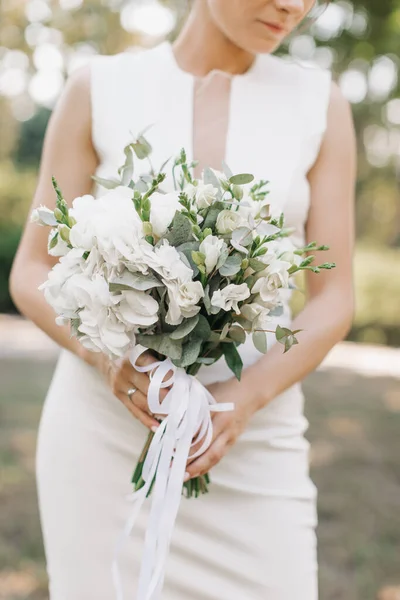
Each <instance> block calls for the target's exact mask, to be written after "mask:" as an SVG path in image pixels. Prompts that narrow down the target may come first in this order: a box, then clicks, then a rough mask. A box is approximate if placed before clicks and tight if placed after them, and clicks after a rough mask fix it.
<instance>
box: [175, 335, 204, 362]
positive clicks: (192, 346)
mask: <svg viewBox="0 0 400 600" xmlns="http://www.w3.org/2000/svg"><path fill="white" fill-rule="evenodd" d="M202 344H203V341H202V340H201V339H200V338H193V339H190V340H188V341H187V342H185V343H184V344H183V346H182V356H181V358H179V359H174V360H173V361H172V362H173V363H174V365H176V366H177V367H189V366H190V365H192V364H193V363H195V362H196V361H197V359H198V357H199V354H200V350H201V346H202Z"/></svg>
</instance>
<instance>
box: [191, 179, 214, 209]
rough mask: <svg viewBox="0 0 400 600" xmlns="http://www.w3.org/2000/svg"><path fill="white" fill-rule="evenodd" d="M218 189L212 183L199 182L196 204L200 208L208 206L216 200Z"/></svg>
mask: <svg viewBox="0 0 400 600" xmlns="http://www.w3.org/2000/svg"><path fill="white" fill-rule="evenodd" d="M217 193H218V190H217V188H216V187H214V186H213V185H212V184H211V183H199V184H198V186H197V191H196V204H197V206H198V207H199V208H208V207H209V206H211V204H212V203H213V202H215V199H216V196H217Z"/></svg>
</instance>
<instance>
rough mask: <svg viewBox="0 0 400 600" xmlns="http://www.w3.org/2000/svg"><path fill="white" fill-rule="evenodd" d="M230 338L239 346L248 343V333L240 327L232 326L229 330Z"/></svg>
mask: <svg viewBox="0 0 400 600" xmlns="http://www.w3.org/2000/svg"><path fill="white" fill-rule="evenodd" d="M229 337H230V338H231V339H232V340H233V341H234V342H237V343H238V344H244V342H245V341H246V332H245V330H244V329H242V327H239V325H232V327H231V328H230V330H229Z"/></svg>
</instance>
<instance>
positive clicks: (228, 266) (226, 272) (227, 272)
mask: <svg viewBox="0 0 400 600" xmlns="http://www.w3.org/2000/svg"><path fill="white" fill-rule="evenodd" d="M241 264H242V257H241V256H240V254H232V255H231V256H228V258H227V259H226V260H225V262H224V264H223V265H222V267H220V269H219V272H220V274H221V275H223V276H224V277H232V275H236V273H239V271H240V268H241Z"/></svg>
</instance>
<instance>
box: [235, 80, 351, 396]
mask: <svg viewBox="0 0 400 600" xmlns="http://www.w3.org/2000/svg"><path fill="white" fill-rule="evenodd" d="M355 179H356V141H355V133H354V127H353V120H352V116H351V110H350V107H349V104H348V102H347V101H346V100H345V99H344V98H343V96H342V94H341V92H340V90H339V88H338V87H337V86H336V85H335V84H334V85H333V86H332V93H331V101H330V106H329V110H328V125H327V130H326V134H325V136H324V140H323V142H322V145H321V150H320V153H319V156H318V159H317V161H316V163H315V165H314V166H313V168H312V169H311V171H310V172H309V182H310V192H311V206H310V211H309V215H308V219H307V226H306V237H307V242H311V241H314V240H316V241H318V243H321V244H326V245H328V246H329V247H330V249H329V251H327V252H320V253H316V255H317V259H316V261H315V264H319V263H322V262H335V263H336V265H337V266H336V268H335V269H333V270H331V271H321V273H319V274H315V273H312V272H310V271H306V273H307V275H306V289H307V303H306V305H305V307H304V309H303V310H302V311H301V313H299V315H298V316H297V317H296V318H295V319H294V321H293V324H292V326H291V329H293V330H296V329H302V330H303V331H301V333H299V334H298V340H299V344H298V345H296V346H293V347H292V348H291V349H290V351H289V352H287V353H286V354H283V352H282V348H283V347H282V346H281V345H280V344H277V345H274V346H273V347H272V348H271V350H270V351H269V352H268V353H267V354H266V355H265V356H264V357H263V358H262V359H261V360H260V361H259V362H257V363H256V364H255V365H253V366H252V367H250V368H249V369H247V370H246V372H245V373H244V376H243V380H242V384H243V386H245V387H247V388H248V389H251V390H252V393H253V394H254V395H255V397H257V399H258V402H259V404H260V406H263V405H265V404H267V403H268V402H270V401H271V400H272V399H273V398H275V396H277V395H278V394H280V393H281V392H283V391H284V390H286V389H287V388H288V387H290V386H291V385H292V384H294V383H296V382H297V381H300V380H302V379H304V377H306V375H308V374H309V373H310V372H311V371H313V370H314V369H315V368H316V367H317V366H318V365H319V364H320V362H321V361H322V359H323V358H324V357H325V356H326V354H327V353H328V352H329V350H331V348H332V347H333V346H334V345H335V344H336V343H337V342H339V341H340V340H342V339H343V338H344V337H345V336H346V334H347V333H348V331H349V328H350V326H351V322H352V318H353V304H354V293H353V278H352V260H353V244H354V192H355Z"/></svg>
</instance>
